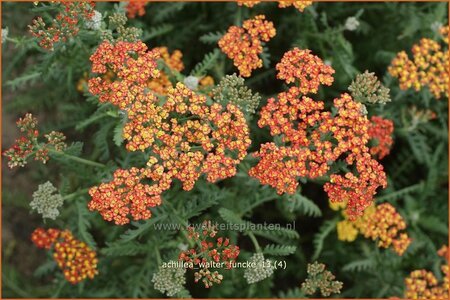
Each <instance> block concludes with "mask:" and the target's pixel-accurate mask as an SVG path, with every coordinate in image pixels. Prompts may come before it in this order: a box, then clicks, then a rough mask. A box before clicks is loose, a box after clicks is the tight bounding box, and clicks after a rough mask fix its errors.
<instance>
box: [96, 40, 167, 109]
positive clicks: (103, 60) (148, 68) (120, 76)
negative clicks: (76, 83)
mask: <svg viewBox="0 0 450 300" xmlns="http://www.w3.org/2000/svg"><path fill="white" fill-rule="evenodd" d="M159 57H160V53H159V51H158V50H155V49H153V50H151V51H148V48H147V46H146V45H145V44H144V43H143V42H141V41H138V42H134V43H132V42H124V41H119V42H117V43H115V44H114V45H113V44H111V43H110V42H109V41H104V42H103V43H102V44H100V46H99V47H98V48H97V50H96V51H95V53H94V54H93V55H92V56H91V57H90V60H91V61H92V72H94V73H98V74H100V75H101V76H97V77H94V78H91V79H90V80H89V91H90V92H91V93H92V94H93V95H98V96H99V100H100V102H111V103H112V104H114V105H117V106H118V107H119V108H120V109H127V108H128V107H129V106H130V105H131V104H132V103H133V102H134V101H135V100H134V99H135V98H136V97H138V96H139V97H144V96H145V86H146V83H147V82H148V81H149V80H150V79H151V78H157V77H159V76H160V71H159V70H158V69H157V63H156V60H157V59H158V58H159ZM108 71H111V72H113V73H114V74H115V76H116V78H115V79H114V80H113V81H111V80H110V79H109V78H105V76H102V75H103V74H106V73H107V72H108Z"/></svg>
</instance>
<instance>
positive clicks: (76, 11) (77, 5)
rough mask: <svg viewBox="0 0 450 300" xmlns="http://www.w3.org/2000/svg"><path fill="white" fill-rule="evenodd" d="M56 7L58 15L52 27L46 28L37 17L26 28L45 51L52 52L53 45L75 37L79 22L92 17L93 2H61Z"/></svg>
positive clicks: (42, 21)
mask: <svg viewBox="0 0 450 300" xmlns="http://www.w3.org/2000/svg"><path fill="white" fill-rule="evenodd" d="M58 5H59V13H58V15H57V16H56V17H55V18H54V19H53V22H52V25H50V26H48V27H47V24H45V22H44V20H43V19H42V18H41V17H38V18H37V19H35V20H33V24H32V25H29V26H28V27H29V29H30V32H31V34H32V35H33V36H34V37H36V38H37V39H38V40H39V45H40V46H41V47H42V48H44V49H47V50H53V49H54V44H55V43H58V42H65V41H67V39H69V38H70V37H73V36H76V35H77V34H78V32H79V30H80V21H81V22H87V21H90V20H91V19H92V17H94V5H95V3H94V2H90V1H61V2H60V3H59V4H58Z"/></svg>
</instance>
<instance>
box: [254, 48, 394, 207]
mask: <svg viewBox="0 0 450 300" xmlns="http://www.w3.org/2000/svg"><path fill="white" fill-rule="evenodd" d="M289 52H290V53H288V54H285V55H284V57H283V60H282V62H281V63H280V64H278V65H277V69H278V70H279V72H280V73H279V74H278V78H281V79H285V80H286V82H287V83H292V82H294V80H295V79H300V81H299V82H300V86H299V87H297V86H295V87H291V88H290V89H289V91H288V92H283V93H280V94H279V95H278V98H277V99H274V98H271V99H269V100H268V102H267V105H266V106H264V107H263V108H262V110H261V117H260V119H259V121H258V126H259V127H264V126H268V127H269V128H270V133H271V135H273V136H281V138H280V140H281V142H282V143H283V144H284V145H283V146H277V145H276V144H274V143H266V144H264V145H262V146H261V149H260V151H259V152H258V153H256V154H255V156H256V157H258V158H259V159H260V160H259V162H258V164H257V165H256V166H255V167H253V168H252V169H250V172H249V174H250V176H253V177H255V178H257V179H259V180H260V181H261V183H263V184H269V185H270V186H272V187H274V188H276V189H277V192H278V193H279V194H282V193H285V192H287V193H290V194H293V193H294V192H295V190H296V188H297V186H298V178H299V177H303V178H310V179H314V178H317V177H321V176H324V175H327V174H328V173H329V171H330V170H331V164H332V163H333V162H335V161H337V160H338V159H340V158H341V156H342V155H346V156H347V157H346V159H345V161H346V162H347V164H349V165H355V167H356V172H357V174H354V173H353V172H348V173H346V174H345V175H344V176H341V175H338V174H332V175H331V176H330V178H331V179H330V182H328V183H326V184H325V186H324V189H325V191H326V192H327V193H328V196H329V197H330V200H331V201H332V202H341V201H343V199H351V200H350V201H348V205H347V213H348V214H349V215H351V216H358V215H361V214H362V211H363V210H364V209H365V208H366V207H367V206H368V205H370V203H372V199H373V196H374V194H375V191H376V189H377V188H378V187H380V186H383V187H384V186H386V175H385V173H384V172H383V167H382V166H381V165H380V164H379V163H378V162H377V161H375V160H373V159H372V158H371V156H370V154H369V153H368V152H369V148H368V147H367V146H366V144H367V143H368V141H369V134H368V129H369V126H370V122H369V120H368V119H367V117H366V116H365V115H364V114H363V106H362V104H361V103H358V102H355V101H353V99H352V98H351V97H350V95H348V94H342V95H341V97H340V98H336V99H334V106H335V108H336V109H337V112H336V114H335V115H332V114H331V112H328V111H324V103H323V102H321V101H314V100H312V99H311V98H308V97H306V96H301V95H302V94H305V93H316V92H317V91H318V87H319V85H320V84H326V85H330V84H331V83H332V82H333V77H332V74H333V73H334V70H333V69H332V68H331V67H329V66H326V65H324V64H323V63H322V61H321V60H320V59H319V58H318V57H316V56H314V55H312V54H310V51H309V50H300V49H297V48H296V49H294V50H293V51H289ZM297 64H298V65H297ZM325 137H326V138H325Z"/></svg>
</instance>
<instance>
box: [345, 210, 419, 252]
mask: <svg viewBox="0 0 450 300" xmlns="http://www.w3.org/2000/svg"><path fill="white" fill-rule="evenodd" d="M342 215H343V216H344V220H342V221H340V222H338V224H337V233H338V239H339V240H341V241H347V242H353V241H354V240H355V239H356V237H357V236H358V234H362V235H364V236H365V237H366V238H371V239H372V240H374V241H375V240H376V241H378V247H383V248H388V247H390V246H392V248H393V250H394V251H395V252H396V253H397V254H398V255H403V253H404V252H405V250H406V249H407V248H408V246H409V244H410V243H411V239H410V238H409V237H408V234H407V233H405V232H402V231H403V230H405V229H406V223H405V221H404V219H403V218H402V216H401V215H400V214H399V213H398V212H397V211H396V209H395V207H394V206H392V205H391V204H389V203H383V204H380V205H375V204H372V205H370V206H369V207H368V208H367V209H366V210H365V211H364V213H363V215H361V216H360V217H358V218H356V219H354V220H352V221H350V220H349V216H348V215H347V214H346V213H345V212H342Z"/></svg>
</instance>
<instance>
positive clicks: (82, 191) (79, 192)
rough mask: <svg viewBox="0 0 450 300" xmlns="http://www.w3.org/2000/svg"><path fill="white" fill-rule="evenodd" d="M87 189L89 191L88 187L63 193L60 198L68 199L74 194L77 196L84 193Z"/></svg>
mask: <svg viewBox="0 0 450 300" xmlns="http://www.w3.org/2000/svg"><path fill="white" fill-rule="evenodd" d="M88 191H89V188H86V189H82V190H78V191H76V192H73V193H71V194H68V195H65V196H64V197H62V199H63V200H69V199H71V198H73V197H75V196H77V195H79V194H84V193H86V192H88Z"/></svg>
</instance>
